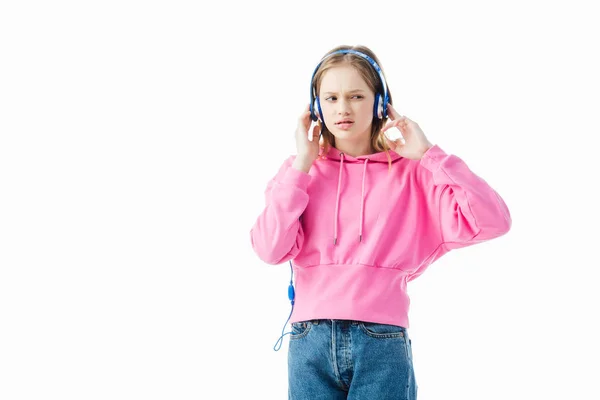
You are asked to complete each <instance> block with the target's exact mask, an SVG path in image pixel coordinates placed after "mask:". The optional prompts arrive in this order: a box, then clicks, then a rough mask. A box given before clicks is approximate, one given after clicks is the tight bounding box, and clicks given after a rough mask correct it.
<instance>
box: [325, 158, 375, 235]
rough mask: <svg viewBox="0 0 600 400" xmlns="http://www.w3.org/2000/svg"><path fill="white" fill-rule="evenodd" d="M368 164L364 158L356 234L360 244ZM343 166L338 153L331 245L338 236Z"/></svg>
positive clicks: (342, 159) (342, 160) (367, 160)
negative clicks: (338, 165)
mask: <svg viewBox="0 0 600 400" xmlns="http://www.w3.org/2000/svg"><path fill="white" fill-rule="evenodd" d="M368 162H369V159H368V158H365V163H364V167H363V178H362V193H361V198H360V230H359V233H358V241H359V242H362V234H363V214H364V209H365V180H366V176H367V163H368ZM343 165H344V153H340V173H339V175H338V187H337V195H336V198H335V214H334V217H333V218H334V228H333V236H334V238H333V245H334V246H335V245H336V244H337V236H338V213H339V206H340V192H341V189H342V171H343Z"/></svg>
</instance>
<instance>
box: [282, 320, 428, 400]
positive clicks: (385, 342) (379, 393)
mask: <svg viewBox="0 0 600 400" xmlns="http://www.w3.org/2000/svg"><path fill="white" fill-rule="evenodd" d="M417 389H418V386H417V382H416V380H415V373H414V369H413V362H412V341H411V340H410V338H409V337H408V331H407V329H406V328H404V327H402V326H396V325H386V324H377V323H372V322H361V321H350V320H336V319H333V320H332V319H315V320H310V321H301V322H295V323H293V324H292V332H291V333H290V344H289V349H288V399H293V400H318V399H327V400H338V399H340V400H341V399H347V400H392V399H393V400H415V399H416V398H417Z"/></svg>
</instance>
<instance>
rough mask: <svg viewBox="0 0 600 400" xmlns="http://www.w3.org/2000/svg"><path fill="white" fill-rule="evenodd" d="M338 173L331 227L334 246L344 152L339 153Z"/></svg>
mask: <svg viewBox="0 0 600 400" xmlns="http://www.w3.org/2000/svg"><path fill="white" fill-rule="evenodd" d="M340 157H341V158H340V173H339V175H338V188H337V196H336V198H335V215H334V216H333V218H334V228H333V245H334V246H335V245H336V243H337V231H338V208H339V206H340V190H341V188H342V166H343V165H344V153H340Z"/></svg>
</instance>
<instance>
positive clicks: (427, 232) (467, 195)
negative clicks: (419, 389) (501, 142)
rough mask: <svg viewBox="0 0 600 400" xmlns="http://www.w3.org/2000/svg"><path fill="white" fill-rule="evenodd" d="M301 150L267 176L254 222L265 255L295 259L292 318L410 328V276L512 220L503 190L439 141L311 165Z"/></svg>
mask: <svg viewBox="0 0 600 400" xmlns="http://www.w3.org/2000/svg"><path fill="white" fill-rule="evenodd" d="M388 155H389V157H390V158H391V161H392V165H391V169H390V170H388ZM294 158H295V156H291V157H289V158H288V159H287V160H286V161H285V162H284V163H283V165H282V166H281V168H280V169H279V172H278V173H277V174H276V175H275V177H274V178H273V179H272V180H271V181H270V182H269V183H268V184H267V189H266V191H265V208H264V210H263V211H262V212H261V213H260V215H259V216H258V218H257V220H256V222H255V224H254V226H253V227H252V229H251V230H250V240H251V244H252V247H253V249H254V251H255V252H256V254H257V255H258V256H259V257H260V258H261V260H263V261H264V262H266V263H268V264H273V265H276V264H281V263H284V262H287V261H288V260H292V263H293V268H294V275H295V277H296V282H295V292H296V300H295V305H294V310H293V313H292V316H291V317H290V323H293V322H297V321H303V320H307V319H317V318H332V319H334V318H335V319H352V320H360V321H366V322H378V323H387V324H394V325H400V326H404V327H406V328H408V327H409V321H408V311H409V305H410V299H409V297H408V295H407V292H406V287H407V283H408V282H409V281H411V280H413V279H415V278H416V277H418V276H419V275H421V274H422V273H423V272H424V271H425V270H426V269H427V267H428V266H429V265H431V263H433V262H434V261H435V260H437V259H439V258H440V257H441V256H443V255H444V254H445V253H447V252H448V251H450V250H452V249H457V248H460V247H465V246H469V245H473V244H476V243H480V242H483V241H486V240H490V239H493V238H496V237H499V236H501V235H503V234H505V233H506V232H508V231H509V229H510V226H511V223H512V220H511V217H510V213H509V210H508V208H507V206H506V204H505V203H504V201H503V200H502V198H501V197H500V196H499V195H498V193H496V192H495V191H494V190H493V189H492V188H491V187H490V186H489V185H488V184H487V183H486V182H485V181H484V180H483V179H482V178H480V177H478V176H477V175H475V174H474V173H473V172H472V171H471V170H470V169H469V168H468V167H467V165H466V164H465V163H464V162H463V161H462V160H461V159H460V158H458V157H456V156H454V155H448V154H446V153H445V152H444V151H443V150H442V149H441V148H440V147H439V146H437V145H435V146H433V147H432V148H430V149H429V150H428V151H427V152H426V153H425V155H424V156H423V158H422V159H421V160H409V159H406V158H403V157H400V156H399V155H398V154H397V153H395V152H393V151H390V152H388V153H386V152H381V153H376V154H370V155H366V156H360V157H352V156H350V155H347V154H343V153H341V152H340V151H339V150H337V149H335V148H331V149H330V150H329V151H328V153H327V154H326V157H325V159H318V160H317V161H315V163H314V164H313V166H312V167H311V169H310V172H309V173H308V174H307V173H304V172H302V171H298V170H296V169H294V168H293V167H292V166H291V165H292V163H293V161H294ZM336 188H337V190H336ZM332 219H333V221H332ZM332 222H333V224H332ZM332 225H333V227H332Z"/></svg>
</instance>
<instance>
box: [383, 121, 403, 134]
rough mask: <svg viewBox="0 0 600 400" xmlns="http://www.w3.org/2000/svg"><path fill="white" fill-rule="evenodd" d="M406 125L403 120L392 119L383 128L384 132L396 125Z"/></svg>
mask: <svg viewBox="0 0 600 400" xmlns="http://www.w3.org/2000/svg"><path fill="white" fill-rule="evenodd" d="M404 126H405V122H404V121H403V120H392V121H388V122H387V123H386V124H385V126H384V127H383V128H381V131H382V132H385V131H387V130H388V129H390V128H394V127H398V128H400V127H404Z"/></svg>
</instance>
